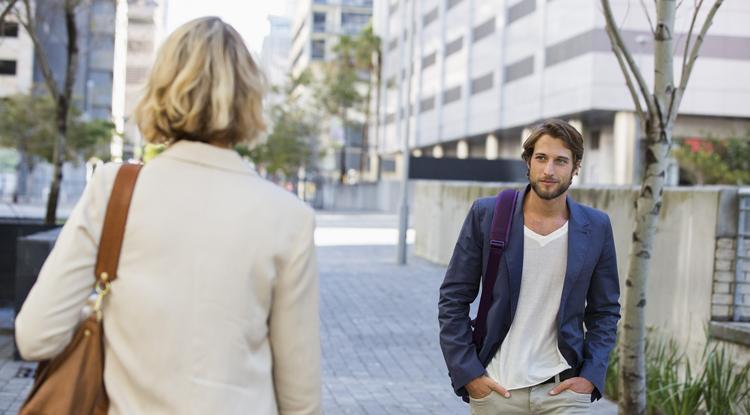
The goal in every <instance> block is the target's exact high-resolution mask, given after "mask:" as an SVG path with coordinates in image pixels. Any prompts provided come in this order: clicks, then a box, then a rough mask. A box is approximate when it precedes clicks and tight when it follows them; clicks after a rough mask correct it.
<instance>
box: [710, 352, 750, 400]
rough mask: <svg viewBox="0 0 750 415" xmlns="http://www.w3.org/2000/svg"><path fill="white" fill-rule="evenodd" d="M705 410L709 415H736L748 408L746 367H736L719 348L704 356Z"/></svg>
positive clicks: (748, 372) (748, 374) (749, 382)
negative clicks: (706, 409)
mask: <svg viewBox="0 0 750 415" xmlns="http://www.w3.org/2000/svg"><path fill="white" fill-rule="evenodd" d="M704 360H705V364H704V366H705V376H706V387H705V392H704V394H705V397H706V407H707V408H708V414H709V415H720V414H737V413H741V412H740V411H742V410H745V413H746V414H750V412H748V411H747V408H748V406H750V364H747V365H745V366H744V367H743V368H736V367H735V366H734V365H733V364H732V360H731V359H730V358H729V356H727V355H726V352H725V350H724V349H723V348H718V347H714V348H712V349H711V350H708V348H707V353H706V355H705V357H704Z"/></svg>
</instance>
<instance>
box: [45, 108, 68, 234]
mask: <svg viewBox="0 0 750 415" xmlns="http://www.w3.org/2000/svg"><path fill="white" fill-rule="evenodd" d="M64 99H65V98H64V97H62V96H61V97H60V101H62V100H64ZM68 107H69V104H68V103H67V102H58V103H57V114H56V117H57V137H56V139H55V147H54V150H53V153H52V183H50V189H49V196H48V197H47V213H46V215H45V217H44V223H46V224H49V225H51V224H54V223H55V222H56V221H57V204H58V200H59V199H60V186H61V184H62V179H63V172H62V167H63V160H64V151H65V134H66V132H67V129H68V122H67V118H68Z"/></svg>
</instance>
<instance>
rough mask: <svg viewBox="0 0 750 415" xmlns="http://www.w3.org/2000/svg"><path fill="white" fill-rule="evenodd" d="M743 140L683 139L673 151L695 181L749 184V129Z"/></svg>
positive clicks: (690, 177)
mask: <svg viewBox="0 0 750 415" xmlns="http://www.w3.org/2000/svg"><path fill="white" fill-rule="evenodd" d="M747 135H748V136H747V137H746V138H744V139H742V138H729V139H707V140H684V141H683V142H682V143H681V144H680V145H679V147H677V148H675V149H674V151H673V154H674V156H675V158H677V160H678V161H679V163H680V167H682V168H683V169H684V170H685V171H686V172H687V173H688V176H689V179H690V181H692V182H693V183H694V184H733V185H747V184H750V132H748V134H747Z"/></svg>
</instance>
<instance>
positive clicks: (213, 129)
mask: <svg viewBox="0 0 750 415" xmlns="http://www.w3.org/2000/svg"><path fill="white" fill-rule="evenodd" d="M264 92H265V80H264V77H263V74H262V73H261V71H260V70H259V69H258V66H257V65H256V64H255V61H253V58H252V56H251V55H250V52H249V51H248V50H247V47H245V44H244V43H243V41H242V38H241V37H240V35H239V33H237V31H236V30H235V29H234V28H233V27H232V26H230V25H229V24H227V23H225V22H223V21H222V20H221V19H219V18H218V17H203V18H199V19H195V20H192V21H190V22H188V23H185V24H184V25H182V26H180V27H179V28H177V30H175V31H174V32H172V34H171V35H169V37H168V38H167V40H166V41H165V42H164V44H163V45H162V46H161V48H160V49H159V53H158V55H157V58H156V62H154V66H153V69H152V70H151V74H150V75H149V79H148V83H147V84H146V90H145V92H144V94H143V97H142V98H141V99H140V101H139V102H138V105H137V106H136V108H135V119H136V123H137V124H138V127H139V128H140V130H141V134H143V137H144V138H145V139H146V140H147V141H148V142H151V143H154V144H158V143H167V144H168V143H171V142H174V141H178V140H191V141H202V142H211V143H218V144H224V145H234V144H237V143H238V142H241V141H250V140H253V139H254V138H255V137H256V136H257V135H258V133H260V132H262V131H263V130H265V127H266V126H265V123H264V122H263V108H262V107H263V105H262V100H263V93H264Z"/></svg>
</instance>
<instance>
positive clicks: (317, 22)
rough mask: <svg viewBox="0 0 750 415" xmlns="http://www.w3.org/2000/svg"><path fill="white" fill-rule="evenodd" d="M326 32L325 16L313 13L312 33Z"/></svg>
mask: <svg viewBox="0 0 750 415" xmlns="http://www.w3.org/2000/svg"><path fill="white" fill-rule="evenodd" d="M325 31H326V14H325V13H320V12H315V13H313V32H325Z"/></svg>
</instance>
